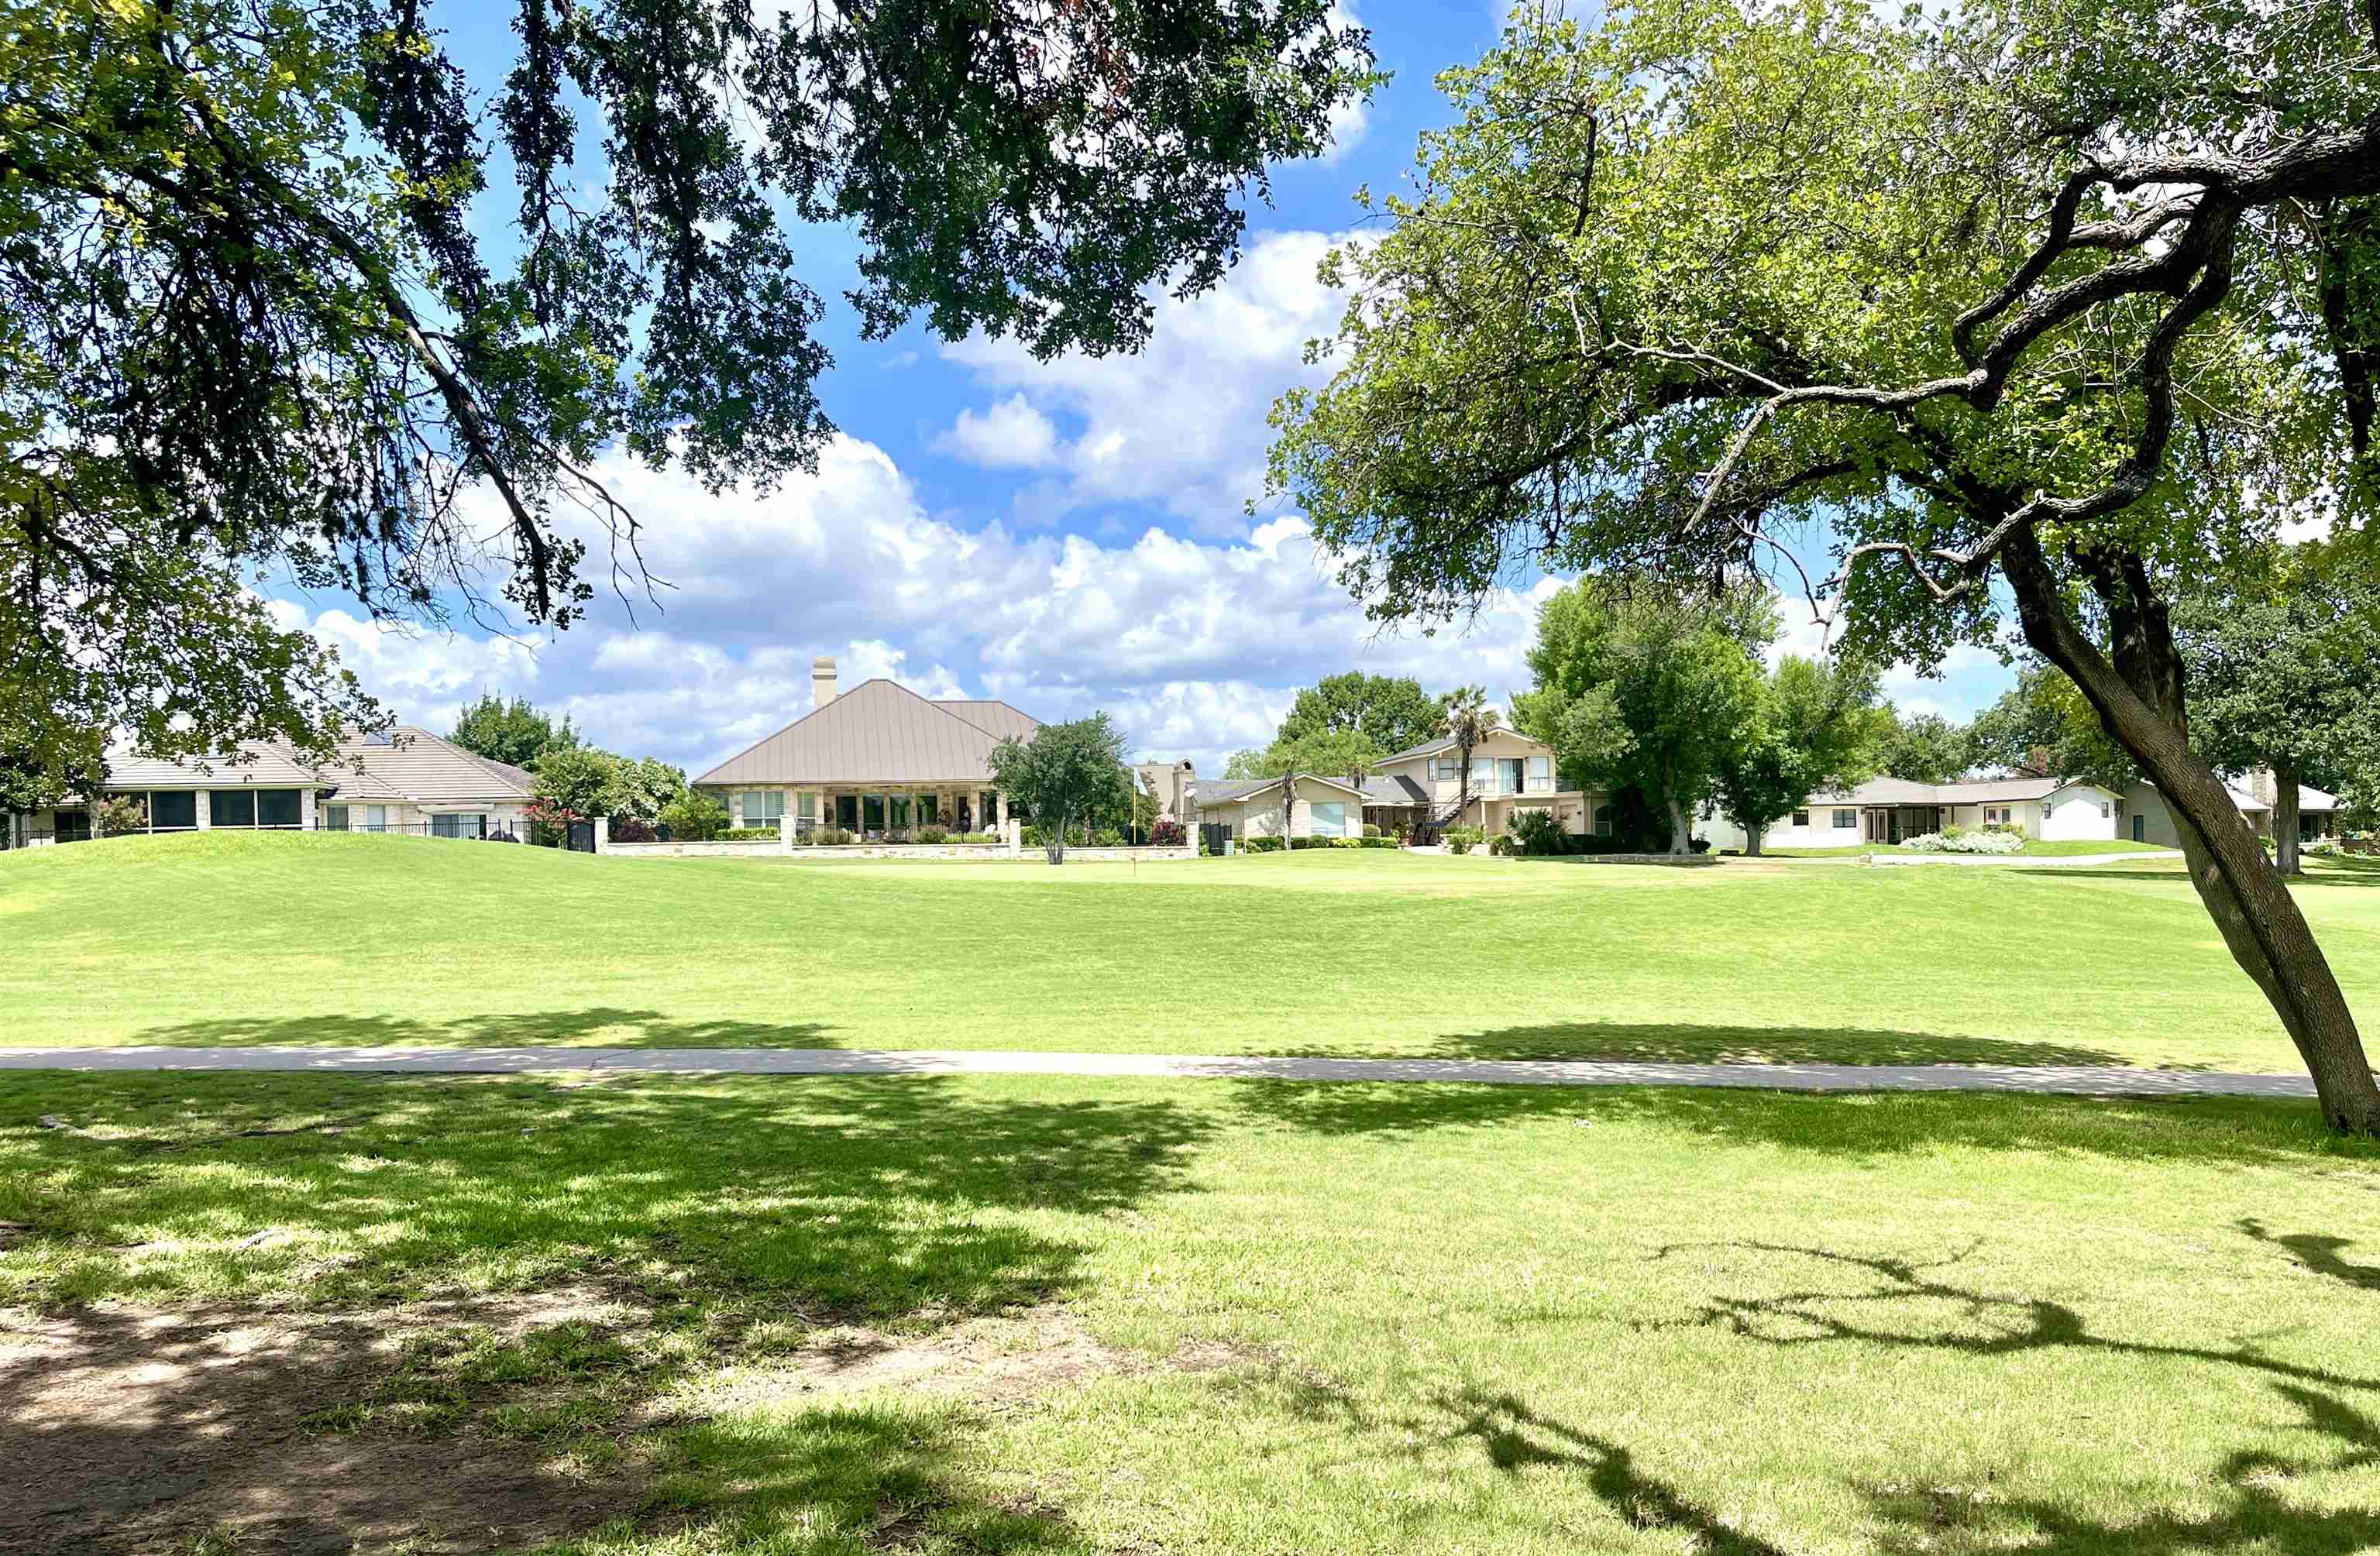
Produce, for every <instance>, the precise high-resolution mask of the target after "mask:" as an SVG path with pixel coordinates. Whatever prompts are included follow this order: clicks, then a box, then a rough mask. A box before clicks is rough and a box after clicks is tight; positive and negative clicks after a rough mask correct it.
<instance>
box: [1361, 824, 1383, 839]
mask: <svg viewBox="0 0 2380 1556" xmlns="http://www.w3.org/2000/svg"><path fill="white" fill-rule="evenodd" d="M1379 835H1380V829H1379V827H1378V826H1377V825H1376V824H1374V823H1372V822H1368V821H1367V822H1366V823H1364V836H1365V837H1366V838H1377V837H1378V836H1379Z"/></svg>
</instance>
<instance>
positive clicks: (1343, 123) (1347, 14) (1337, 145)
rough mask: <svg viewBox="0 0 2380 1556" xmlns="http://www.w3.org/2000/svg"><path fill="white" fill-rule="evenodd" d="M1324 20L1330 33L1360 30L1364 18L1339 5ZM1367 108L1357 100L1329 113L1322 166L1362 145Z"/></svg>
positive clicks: (1368, 121) (1369, 117)
mask: <svg viewBox="0 0 2380 1556" xmlns="http://www.w3.org/2000/svg"><path fill="white" fill-rule="evenodd" d="M1324 19H1325V21H1326V22H1327V23H1328V24H1329V25H1330V27H1331V28H1332V29H1334V30H1336V29H1339V28H1343V27H1361V26H1363V25H1364V18H1361V17H1359V16H1357V15H1356V14H1355V7H1354V6H1349V5H1345V4H1339V5H1334V6H1331V7H1330V13H1329V15H1328V16H1327V17H1326V18H1324ZM1371 121H1372V114H1371V105H1370V104H1369V103H1366V102H1365V101H1364V100H1363V99H1361V98H1356V99H1354V100H1353V101H1350V102H1346V103H1340V104H1339V105H1338V106H1337V107H1335V108H1333V109H1331V110H1330V149H1329V150H1328V151H1324V152H1323V153H1322V165H1323V166H1325V167H1331V166H1335V165H1337V163H1339V162H1340V161H1341V160H1342V158H1344V157H1345V156H1346V155H1347V153H1348V152H1350V151H1354V149H1355V148H1356V147H1357V146H1359V145H1361V144H1362V143H1363V139H1364V133H1365V131H1366V130H1367V129H1369V128H1370V127H1371Z"/></svg>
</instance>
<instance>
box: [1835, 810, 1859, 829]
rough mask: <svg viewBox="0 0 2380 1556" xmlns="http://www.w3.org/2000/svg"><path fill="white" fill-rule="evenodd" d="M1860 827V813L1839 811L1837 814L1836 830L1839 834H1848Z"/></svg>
mask: <svg viewBox="0 0 2380 1556" xmlns="http://www.w3.org/2000/svg"><path fill="white" fill-rule="evenodd" d="M1858 825H1859V812H1857V811H1837V812H1836V813H1835V830H1836V831H1838V832H1848V831H1850V830H1852V828H1853V827H1855V826H1858Z"/></svg>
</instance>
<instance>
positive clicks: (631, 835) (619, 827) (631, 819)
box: [612, 815, 653, 843]
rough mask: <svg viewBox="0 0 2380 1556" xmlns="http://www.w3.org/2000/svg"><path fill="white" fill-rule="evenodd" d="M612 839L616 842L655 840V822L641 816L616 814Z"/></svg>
mask: <svg viewBox="0 0 2380 1556" xmlns="http://www.w3.org/2000/svg"><path fill="white" fill-rule="evenodd" d="M612 840H613V842H615V843H650V842H651V841H652V840H653V824H652V823H651V822H650V821H646V820H644V819H643V818H642V817H640V816H633V815H615V816H613V818H612Z"/></svg>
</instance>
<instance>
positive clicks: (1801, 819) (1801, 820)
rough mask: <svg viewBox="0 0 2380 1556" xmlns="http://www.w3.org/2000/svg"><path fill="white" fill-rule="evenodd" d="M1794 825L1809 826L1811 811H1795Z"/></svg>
mask: <svg viewBox="0 0 2380 1556" xmlns="http://www.w3.org/2000/svg"><path fill="white" fill-rule="evenodd" d="M1793 825H1794V826H1809V825H1810V813H1809V812H1807V811H1795V812H1794V813H1793Z"/></svg>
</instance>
